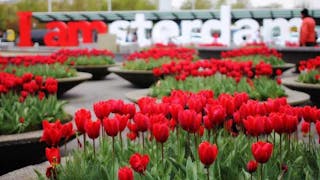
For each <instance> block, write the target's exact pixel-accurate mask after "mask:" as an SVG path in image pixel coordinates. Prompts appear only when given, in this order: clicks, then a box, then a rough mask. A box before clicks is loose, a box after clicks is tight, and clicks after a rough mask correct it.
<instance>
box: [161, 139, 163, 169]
mask: <svg viewBox="0 0 320 180" xmlns="http://www.w3.org/2000/svg"><path fill="white" fill-rule="evenodd" d="M161 160H162V164H163V143H161Z"/></svg>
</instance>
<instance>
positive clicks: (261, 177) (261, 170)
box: [260, 163, 263, 180]
mask: <svg viewBox="0 0 320 180" xmlns="http://www.w3.org/2000/svg"><path fill="white" fill-rule="evenodd" d="M260 172H261V174H260V175H261V176H260V179H261V180H262V179H263V164H262V163H261V169H260Z"/></svg>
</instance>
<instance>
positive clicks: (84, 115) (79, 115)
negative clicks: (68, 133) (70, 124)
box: [75, 109, 91, 133]
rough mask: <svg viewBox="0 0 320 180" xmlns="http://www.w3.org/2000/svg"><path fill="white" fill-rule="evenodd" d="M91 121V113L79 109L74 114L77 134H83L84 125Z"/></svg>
mask: <svg viewBox="0 0 320 180" xmlns="http://www.w3.org/2000/svg"><path fill="white" fill-rule="evenodd" d="M89 119H91V113H90V111H89V110H87V109H79V110H78V111H77V112H76V113H75V122H76V126H77V129H78V131H79V132H81V133H85V129H84V124H85V122H86V121H88V120H89Z"/></svg>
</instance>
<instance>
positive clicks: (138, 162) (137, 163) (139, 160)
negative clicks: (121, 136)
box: [129, 153, 149, 174]
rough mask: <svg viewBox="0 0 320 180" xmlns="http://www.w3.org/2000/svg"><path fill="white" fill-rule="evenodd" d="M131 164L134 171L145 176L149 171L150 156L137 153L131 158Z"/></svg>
mask: <svg viewBox="0 0 320 180" xmlns="http://www.w3.org/2000/svg"><path fill="white" fill-rule="evenodd" d="M129 163H130V165H131V168H132V169H133V170H134V171H136V172H138V173H141V174H143V172H144V171H145V170H146V169H147V165H148V163H149V156H148V155H141V154H139V153H135V154H133V155H132V156H131V157H130V160H129Z"/></svg>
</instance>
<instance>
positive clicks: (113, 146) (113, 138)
mask: <svg viewBox="0 0 320 180" xmlns="http://www.w3.org/2000/svg"><path fill="white" fill-rule="evenodd" d="M112 156H113V157H114V137H113V136H112Z"/></svg>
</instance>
